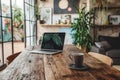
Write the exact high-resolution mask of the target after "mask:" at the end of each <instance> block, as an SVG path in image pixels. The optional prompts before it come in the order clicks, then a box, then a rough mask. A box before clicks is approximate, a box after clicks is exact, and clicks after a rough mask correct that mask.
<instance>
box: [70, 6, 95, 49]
mask: <svg viewBox="0 0 120 80" xmlns="http://www.w3.org/2000/svg"><path fill="white" fill-rule="evenodd" d="M76 10H77V13H78V15H79V17H78V18H75V19H74V21H73V23H71V28H72V32H73V34H72V37H73V44H75V45H77V46H78V47H81V48H82V49H83V48H84V49H85V50H86V51H88V50H89V49H90V47H91V45H92V38H91V36H90V29H91V27H92V26H93V19H94V17H93V16H94V12H93V10H91V11H89V12H86V11H85V7H84V8H82V9H81V10H79V8H76Z"/></svg>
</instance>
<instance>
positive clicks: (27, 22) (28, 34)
mask: <svg viewBox="0 0 120 80" xmlns="http://www.w3.org/2000/svg"><path fill="white" fill-rule="evenodd" d="M26 36H30V22H29V21H26Z"/></svg>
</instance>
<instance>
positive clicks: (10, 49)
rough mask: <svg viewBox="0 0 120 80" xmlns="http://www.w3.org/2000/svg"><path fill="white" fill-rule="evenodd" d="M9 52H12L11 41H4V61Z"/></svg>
mask: <svg viewBox="0 0 120 80" xmlns="http://www.w3.org/2000/svg"><path fill="white" fill-rule="evenodd" d="M6 49H7V50H6ZM11 54H12V42H7V43H4V61H6V58H7V57H8V56H9V55H11Z"/></svg>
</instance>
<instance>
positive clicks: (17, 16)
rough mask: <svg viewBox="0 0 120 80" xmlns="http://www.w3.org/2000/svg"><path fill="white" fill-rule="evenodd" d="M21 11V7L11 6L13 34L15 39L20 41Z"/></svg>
mask: <svg viewBox="0 0 120 80" xmlns="http://www.w3.org/2000/svg"><path fill="white" fill-rule="evenodd" d="M23 21H24V20H23V12H22V9H21V8H18V7H16V8H13V30H14V33H13V36H14V40H15V41H21V40H22V38H23V37H24V30H23V27H24V23H23Z"/></svg>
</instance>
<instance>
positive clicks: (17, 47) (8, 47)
mask: <svg viewBox="0 0 120 80" xmlns="http://www.w3.org/2000/svg"><path fill="white" fill-rule="evenodd" d="M22 50H24V42H14V53H16V52H19V51H22ZM11 54H12V43H11V42H7V43H4V60H5V61H6V57H8V56H9V55H11ZM0 60H2V45H1V43H0Z"/></svg>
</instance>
